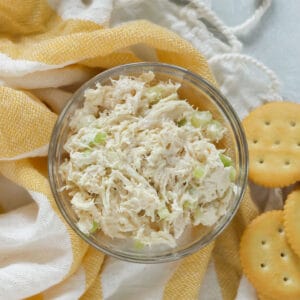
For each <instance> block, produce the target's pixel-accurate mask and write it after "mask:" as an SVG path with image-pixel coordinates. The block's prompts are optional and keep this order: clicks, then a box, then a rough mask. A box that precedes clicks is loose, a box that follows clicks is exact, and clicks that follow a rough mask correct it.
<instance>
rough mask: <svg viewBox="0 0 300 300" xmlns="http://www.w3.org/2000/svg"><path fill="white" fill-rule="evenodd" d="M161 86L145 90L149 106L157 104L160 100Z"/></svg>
mask: <svg viewBox="0 0 300 300" xmlns="http://www.w3.org/2000/svg"><path fill="white" fill-rule="evenodd" d="M163 90H164V88H163V87H162V86H158V85H154V86H151V87H149V88H147V89H146V93H145V94H146V96H147V97H148V98H150V101H149V102H150V104H155V103H157V102H158V101H159V100H160V99H161V98H162V91H163Z"/></svg>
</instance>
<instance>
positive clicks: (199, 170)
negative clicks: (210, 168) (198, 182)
mask: <svg viewBox="0 0 300 300" xmlns="http://www.w3.org/2000/svg"><path fill="white" fill-rule="evenodd" d="M203 175H204V169H203V168H201V167H196V168H195V169H194V171H193V176H194V178H196V179H200V178H201V177H203Z"/></svg>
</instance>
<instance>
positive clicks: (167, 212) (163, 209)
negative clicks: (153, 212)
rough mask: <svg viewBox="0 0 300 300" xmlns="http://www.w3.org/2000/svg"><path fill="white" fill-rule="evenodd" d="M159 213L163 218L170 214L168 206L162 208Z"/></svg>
mask: <svg viewBox="0 0 300 300" xmlns="http://www.w3.org/2000/svg"><path fill="white" fill-rule="evenodd" d="M157 213H158V216H159V217H160V219H161V220H163V219H165V218H166V217H168V216H169V214H170V213H169V211H168V209H167V208H166V207H162V208H160V209H159V210H158V212H157Z"/></svg>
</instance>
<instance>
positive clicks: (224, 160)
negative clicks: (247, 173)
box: [219, 153, 232, 167]
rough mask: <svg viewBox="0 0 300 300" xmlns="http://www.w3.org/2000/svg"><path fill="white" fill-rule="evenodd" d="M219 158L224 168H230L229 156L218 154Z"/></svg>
mask: <svg viewBox="0 0 300 300" xmlns="http://www.w3.org/2000/svg"><path fill="white" fill-rule="evenodd" d="M219 157H220V159H221V161H222V163H223V165H224V167H230V166H232V160H231V158H230V157H229V156H227V155H224V154H222V153H220V155H219Z"/></svg>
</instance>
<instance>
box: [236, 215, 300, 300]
mask: <svg viewBox="0 0 300 300" xmlns="http://www.w3.org/2000/svg"><path fill="white" fill-rule="evenodd" d="M240 259H241V265H242V268H243V271H244V273H245V275H246V277H247V278H248V279H249V281H250V282H251V283H252V284H253V286H254V287H255V288H256V290H257V292H258V294H259V295H261V296H263V298H264V297H265V298H266V299H274V300H277V299H280V300H281V299H289V300H294V299H295V300H296V299H297V300H299V299H300V258H298V257H297V255H296V254H295V253H294V252H293V251H292V249H291V248H290V246H289V244H288V242H287V239H286V234H285V230H284V226H283V211H281V210H278V211H270V212H266V213H264V214H262V215H260V216H258V217H257V218H256V219H254V220H253V221H252V222H251V223H250V224H249V225H248V226H247V228H246V230H245V231H244V233H243V236H242V239H241V245H240Z"/></svg>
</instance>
